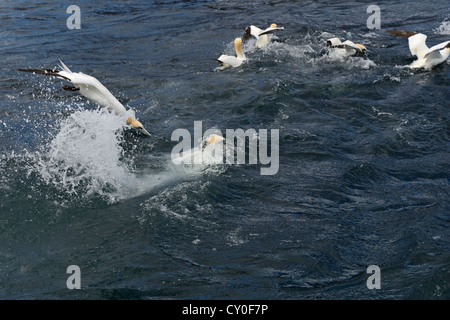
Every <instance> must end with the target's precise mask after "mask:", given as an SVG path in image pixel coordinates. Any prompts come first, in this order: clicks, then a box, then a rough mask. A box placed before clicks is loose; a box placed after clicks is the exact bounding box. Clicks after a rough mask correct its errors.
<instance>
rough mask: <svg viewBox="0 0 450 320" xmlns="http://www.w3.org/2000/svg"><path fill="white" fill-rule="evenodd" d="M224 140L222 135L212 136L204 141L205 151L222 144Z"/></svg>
mask: <svg viewBox="0 0 450 320" xmlns="http://www.w3.org/2000/svg"><path fill="white" fill-rule="evenodd" d="M223 140H225V139H224V138H223V137H222V136H221V135H218V134H212V135H210V136H208V137H207V138H205V139H204V140H203V142H202V148H203V149H204V148H206V147H207V146H210V145H213V144H215V143H218V142H221V141H223Z"/></svg>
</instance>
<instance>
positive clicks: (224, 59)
mask: <svg viewBox="0 0 450 320" xmlns="http://www.w3.org/2000/svg"><path fill="white" fill-rule="evenodd" d="M234 48H235V51H236V56H229V55H225V54H223V55H221V56H220V57H219V58H218V59H217V61H218V62H219V63H220V64H221V65H222V67H217V68H216V69H215V70H224V69H226V68H230V67H232V68H237V67H239V66H240V65H241V64H242V63H243V62H244V61H245V60H246V57H245V54H244V52H243V51H242V39H241V38H236V39H235V40H234Z"/></svg>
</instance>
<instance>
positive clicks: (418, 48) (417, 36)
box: [386, 30, 430, 58]
mask: <svg viewBox="0 0 450 320" xmlns="http://www.w3.org/2000/svg"><path fill="white" fill-rule="evenodd" d="M386 32H388V33H390V34H392V35H394V36H397V37H403V38H408V44H409V51H410V52H411V54H412V55H413V56H417V57H418V58H421V57H423V56H424V55H425V54H426V53H427V52H428V51H429V50H430V49H429V48H428V47H427V45H426V40H427V36H426V35H424V34H423V33H417V32H414V31H405V30H387V31H386Z"/></svg>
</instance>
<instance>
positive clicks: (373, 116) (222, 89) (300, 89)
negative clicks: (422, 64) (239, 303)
mask: <svg viewBox="0 0 450 320" xmlns="http://www.w3.org/2000/svg"><path fill="white" fill-rule="evenodd" d="M371 4H374V3H372V2H371V1H342V2H333V1H231V0H226V1H121V2H112V1H102V2H100V3H96V2H94V3H93V2H89V1H77V3H76V5H78V6H79V7H80V9H81V29H79V30H76V29H75V30H69V29H68V28H67V26H66V20H67V18H68V17H69V16H70V14H67V13H66V8H67V6H68V5H69V4H63V3H54V2H42V1H39V2H38V1H20V2H17V1H2V3H1V4H0V39H1V45H0V57H1V58H2V63H0V69H1V72H0V199H1V202H0V298H1V299H187V298H194V299H448V298H450V286H449V282H450V269H449V262H450V254H449V252H450V239H449V231H448V230H449V227H450V218H449V203H448V198H449V196H450V188H449V160H450V157H449V146H450V137H449V129H450V119H449V115H450V114H449V109H448V108H449V103H448V101H449V99H450V93H449V90H448V86H449V84H450V81H449V80H450V66H449V62H448V61H447V62H446V63H444V64H442V65H440V66H438V67H437V68H435V69H433V70H431V71H424V70H411V69H409V68H404V67H403V66H405V65H408V64H410V63H411V62H412V61H413V58H412V57H410V53H409V50H408V47H407V40H406V39H404V38H395V37H393V36H392V35H390V34H387V33H386V30H388V29H402V30H412V31H418V32H423V33H425V34H427V35H428V39H427V43H429V45H430V46H431V45H434V44H437V43H439V42H443V41H447V40H449V37H450V26H449V21H448V19H449V6H448V1H420V2H418V1H378V2H377V3H376V4H377V5H378V6H379V7H380V9H381V29H379V30H377V29H373V30H369V29H368V27H367V23H366V21H367V19H368V18H369V16H370V14H368V13H366V9H367V7H368V6H369V5H371ZM274 22H275V23H277V24H278V25H279V26H283V27H284V28H285V30H284V31H282V32H279V33H277V34H276V38H275V39H274V42H273V43H272V44H271V45H270V46H269V47H266V48H263V49H261V50H254V49H252V48H250V46H247V44H246V45H245V46H244V51H245V52H246V54H247V58H248V61H247V62H246V63H244V65H243V66H241V67H239V68H238V69H228V70H224V71H222V72H214V68H216V67H217V66H218V65H217V62H216V61H215V59H216V58H218V57H219V56H220V55H221V54H223V53H227V54H232V53H233V45H232V42H233V40H234V38H236V37H240V36H242V35H243V32H244V30H245V28H246V27H247V26H249V25H251V24H253V25H256V26H259V27H260V28H265V27H267V26H269V25H270V24H271V23H274ZM332 36H337V37H339V38H341V39H342V40H345V39H351V40H353V41H355V42H360V43H363V44H364V45H365V46H366V47H367V48H368V49H369V50H370V52H369V53H368V55H367V56H365V57H337V56H334V55H333V54H332V53H331V52H330V51H327V49H326V48H324V43H325V42H326V39H327V38H329V37H332ZM58 59H61V60H62V61H63V62H64V63H66V64H67V65H68V66H69V68H71V69H72V71H74V72H80V71H81V72H83V73H86V74H89V75H92V76H94V77H96V78H97V79H99V80H100V81H101V82H102V83H103V84H104V85H105V86H106V87H108V88H109V89H110V90H111V92H112V93H113V94H114V95H115V96H116V97H117V98H118V99H119V100H120V101H121V102H122V103H123V104H125V105H126V106H127V107H129V108H132V109H133V110H135V112H136V116H137V117H138V118H139V119H140V121H141V122H142V123H143V124H144V125H145V127H146V129H147V130H149V131H150V132H151V133H152V136H151V137H149V138H145V137H140V136H135V135H133V134H130V133H129V132H126V133H123V132H122V131H121V130H116V129H118V128H120V126H121V123H119V122H118V120H117V117H116V116H114V115H111V114H109V113H107V112H102V111H101V110H99V109H98V108H97V106H96V105H95V104H94V103H90V102H88V101H87V100H86V99H85V98H84V97H82V96H81V95H79V94H77V93H76V92H75V93H74V92H67V91H63V90H61V86H62V85H64V84H66V83H64V82H63V81H61V80H58V79H52V78H50V77H45V78H44V77H43V76H39V75H32V74H25V73H21V72H18V71H17V69H19V68H28V67H31V68H52V67H55V66H57V64H58ZM194 121H202V124H203V129H204V130H206V129H208V128H216V129H219V130H221V131H222V132H224V133H225V130H226V129H238V128H242V129H244V130H247V129H250V128H252V129H255V130H257V131H258V130H260V129H268V130H271V129H278V130H279V133H280V139H279V170H278V173H277V174H275V175H261V174H260V167H261V166H260V165H250V164H243V165H231V164H228V165H226V164H225V165H217V166H201V168H190V167H180V166H175V165H174V164H173V163H172V161H171V158H170V154H171V151H172V148H173V147H174V146H175V145H176V142H174V141H171V135H172V133H173V132H174V130H176V129H178V128H185V129H187V130H189V131H190V132H193V130H194ZM70 265H77V266H79V267H80V270H81V289H80V290H76V289H74V290H69V289H68V288H67V286H66V280H67V278H68V277H69V274H67V273H66V270H67V267H68V266H70ZM370 265H377V266H379V268H380V272H381V289H372V290H370V289H368V287H367V285H366V280H367V279H368V277H369V276H370V274H368V273H367V272H366V271H367V268H368V267H369V266H370Z"/></svg>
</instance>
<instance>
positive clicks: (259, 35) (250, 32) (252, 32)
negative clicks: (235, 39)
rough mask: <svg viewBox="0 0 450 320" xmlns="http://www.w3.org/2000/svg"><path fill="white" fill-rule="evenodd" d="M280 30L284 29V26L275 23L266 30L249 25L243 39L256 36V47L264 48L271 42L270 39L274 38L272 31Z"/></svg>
mask: <svg viewBox="0 0 450 320" xmlns="http://www.w3.org/2000/svg"><path fill="white" fill-rule="evenodd" d="M280 30H284V27H278V26H277V25H276V24H275V23H272V24H271V25H270V27H269V28H267V29H266V30H262V29H260V28H258V27H255V26H253V25H251V26H250V27H247V28H246V29H245V33H244V36H243V37H242V39H243V40H244V42H245V41H247V40H248V39H250V38H251V36H254V37H255V38H256V43H255V45H256V47H257V48H262V47H265V46H267V45H268V44H269V43H270V41H271V40H272V33H274V32H275V31H280Z"/></svg>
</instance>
